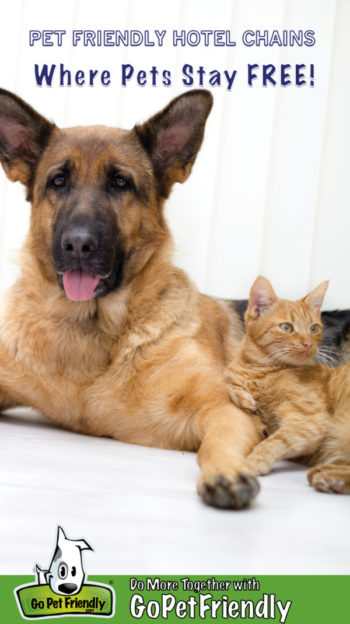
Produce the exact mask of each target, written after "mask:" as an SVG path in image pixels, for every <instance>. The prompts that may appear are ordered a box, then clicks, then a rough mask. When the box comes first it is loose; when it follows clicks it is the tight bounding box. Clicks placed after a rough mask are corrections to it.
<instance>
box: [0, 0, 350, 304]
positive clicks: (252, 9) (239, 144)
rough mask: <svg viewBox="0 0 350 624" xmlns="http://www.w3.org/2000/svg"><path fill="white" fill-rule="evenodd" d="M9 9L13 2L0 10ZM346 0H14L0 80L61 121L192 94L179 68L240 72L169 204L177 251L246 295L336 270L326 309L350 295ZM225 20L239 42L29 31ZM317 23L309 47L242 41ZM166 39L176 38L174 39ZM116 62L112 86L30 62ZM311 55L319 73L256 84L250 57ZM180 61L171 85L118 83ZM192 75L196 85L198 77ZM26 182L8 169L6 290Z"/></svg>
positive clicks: (146, 110)
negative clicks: (152, 41) (153, 41)
mask: <svg viewBox="0 0 350 624" xmlns="http://www.w3.org/2000/svg"><path fill="white" fill-rule="evenodd" d="M3 11H4V9H3ZM349 27H350V2H349V0H338V1H337V0H216V1H215V2H214V1H212V0H172V2H171V3H170V2H164V1H163V2H161V1H160V0H159V1H158V0H147V1H144V0H130V1H129V2H126V1H125V0H120V1H117V0H111V1H109V0H99V1H98V2H96V1H93V2H92V1H90V0H61V1H60V3H59V4H57V3H51V2H47V0H11V3H10V4H9V5H7V6H6V12H5V11H4V13H3V15H2V19H1V26H0V29H1V30H0V32H1V38H0V47H1V52H2V54H1V58H2V63H1V69H0V76H1V80H0V85H1V86H2V87H4V88H7V89H10V90H13V91H15V92H16V93H17V94H18V95H20V96H21V97H23V98H24V99H26V100H27V101H28V102H30V103H31V104H32V106H34V107H35V108H37V109H38V110H40V111H41V112H42V113H43V114H45V115H47V116H48V117H50V118H52V119H54V121H55V122H56V123H57V124H59V125H75V124H89V123H103V124H107V125H115V124H117V125H120V126H122V127H131V126H132V125H133V124H134V123H135V121H142V120H145V119H146V118H147V117H148V116H149V115H151V114H153V113H154V112H156V111H157V110H158V109H160V108H161V107H162V106H163V105H165V104H166V103H167V102H168V101H169V100H170V99H171V98H172V97H174V96H175V95H177V94H179V93H181V92H183V91H184V90H185V87H184V86H183V84H182V82H181V67H182V65H183V64H184V63H191V64H192V65H193V66H195V67H196V66H197V65H203V66H204V67H205V68H206V69H208V70H209V71H210V70H212V69H218V70H221V71H223V70H225V69H227V70H229V71H232V70H233V69H237V70H238V75H237V83H235V84H234V86H233V88H232V91H231V92H229V91H228V90H227V89H226V88H225V87H224V86H221V87H213V88H212V93H213V95H214V98H215V105H214V109H213V112H212V114H211V116H210V119H209V122H208V127H207V133H206V138H205V142H204V144H203V147H202V151H201V153H200V155H199V158H198V161H197V163H196V165H195V168H194V170H193V173H192V176H191V178H190V179H189V180H188V182H187V183H186V184H185V185H183V186H181V185H177V187H176V188H175V190H174V192H173V194H172V196H171V199H170V201H169V203H168V208H167V214H168V218H169V220H170V223H171V227H172V231H173V233H174V236H175V241H176V262H177V264H180V265H181V266H183V267H184V268H185V269H186V270H187V271H188V272H189V273H190V275H191V276H192V277H193V279H194V280H195V282H196V283H197V285H198V286H199V288H200V289H201V290H202V291H204V292H207V293H210V294H213V295H219V296H226V297H235V298H242V297H245V296H246V295H247V293H248V289H249V286H250V283H251V282H252V281H253V279H254V278H255V276H256V275H257V274H258V273H263V274H264V275H266V276H267V277H269V278H270V279H271V280H272V281H273V283H274V284H275V286H276V289H277V291H278V292H279V293H280V294H281V295H282V296H285V297H288V298H293V297H297V296H301V295H303V294H305V293H306V291H307V290H308V289H310V288H311V287H312V286H314V285H316V284H317V283H318V282H320V281H322V280H324V279H327V278H328V279H330V280H331V286H330V290H329V294H328V296H327V301H326V304H327V306H328V307H334V306H341V307H350V293H349V287H348V282H349V272H350V270H349V263H348V249H347V248H348V237H349V232H350V211H349V209H348V197H349V190H350V189H349V178H350V176H349V172H348V169H349V156H348V145H349V143H350V141H349V139H350V136H349V134H350V132H349V129H350V124H349V114H348V102H349V101H350V92H349V91H350V89H349V81H348V63H347V60H348V58H349V51H350V38H349V36H348V32H349ZM73 28H75V29H78V28H80V29H94V30H97V29H120V30H124V29H139V30H145V29H147V28H148V29H149V30H150V31H153V30H154V29H159V30H164V29H166V30H167V31H168V33H169V35H168V36H169V37H170V32H171V31H172V30H174V29H187V30H190V29H196V30H201V29H224V30H226V29H229V30H230V31H231V32H232V37H233V38H234V39H235V40H236V41H237V46H236V47H213V46H209V47H204V46H198V47H186V48H174V47H172V46H171V45H166V44H164V47H163V48H158V47H156V46H155V47H153V48H152V47H150V48H144V47H137V48H131V47H129V48H122V47H121V48H117V47H110V48H103V47H101V48H81V47H77V48H73V47H72V46H71V45H70V44H68V43H67V44H66V45H64V46H62V47H61V48H58V47H56V46H54V47H52V48H49V47H46V48H43V47H41V46H34V47H29V45H28V32H29V29H38V30H40V29H63V30H66V31H67V33H70V32H71V30H72V29H73ZM246 29H251V30H257V29H260V30H265V29H269V30H274V29H278V30H283V29H294V30H307V29H312V30H314V31H315V33H316V45H315V46H313V47H301V48H299V47H297V46H296V47H278V46H274V47H263V46H260V47H251V48H249V47H245V46H244V45H243V44H242V42H241V35H242V33H243V31H244V30H246ZM169 41H170V40H169ZM43 62H46V63H56V64H59V63H64V64H65V65H66V66H67V67H69V68H71V69H74V70H77V69H88V68H90V67H93V68H97V69H101V70H102V69H110V70H111V72H112V80H113V83H112V85H111V86H110V87H102V86H96V87H94V88H92V87H86V86H85V87H71V88H62V87H59V86H53V87H51V88H48V87H41V88H39V87H38V86H36V84H35V81H34V71H33V67H34V63H43ZM255 62H257V63H260V64H263V63H273V64H275V65H277V64H280V63H290V64H292V65H293V64H295V63H306V64H310V63H313V64H314V66H315V85H314V87H313V88H311V87H310V86H304V87H296V86H289V87H275V88H273V87H265V88H264V87H262V86H259V85H254V86H253V87H249V86H248V85H247V82H246V80H245V69H246V66H247V64H248V63H255ZM122 63H132V64H134V66H135V67H136V68H137V69H146V70H147V69H149V68H150V67H151V66H152V65H156V66H157V67H158V68H159V69H160V70H162V69H170V70H171V71H172V75H173V76H175V77H176V79H175V80H174V82H173V85H172V86H170V87H165V86H162V85H159V86H157V87H152V86H145V87H144V88H140V87H138V86H136V85H135V84H134V85H129V86H127V87H124V88H123V87H121V86H120V79H119V76H120V66H121V64H122ZM194 86H196V85H194ZM23 197H24V193H23V190H22V189H21V188H20V187H19V185H18V184H16V185H11V184H10V183H8V182H7V181H5V176H4V175H2V174H1V176H0V199H1V213H0V219H1V221H0V289H3V288H5V286H7V285H8V284H9V283H11V281H12V280H13V276H14V272H13V269H12V268H11V265H10V264H9V258H10V257H11V252H12V250H13V249H16V248H18V247H19V246H20V243H21V241H22V240H23V237H24V235H25V232H26V229H27V226H28V215H29V206H27V205H26V204H25V203H24V200H23Z"/></svg>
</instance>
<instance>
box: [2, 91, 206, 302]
mask: <svg viewBox="0 0 350 624" xmlns="http://www.w3.org/2000/svg"><path fill="white" fill-rule="evenodd" d="M211 106H212V97H211V95H210V93H209V92H208V91H204V90H195V91H189V92H187V93H185V94H183V95H181V96H179V97H177V98H176V99H174V100H172V102H170V104H169V105H168V106H167V107H166V108H165V109H164V110H162V111H161V112H160V113H158V114H157V115H155V116H154V117H152V118H151V119H150V120H149V121H147V122H146V123H144V124H143V125H139V126H135V127H134V128H133V129H132V130H130V131H126V130H119V129H114V128H107V127H104V126H91V127H76V128H69V129H64V130H61V129H59V128H58V127H57V126H55V125H54V124H52V123H50V122H49V121H47V120H46V119H45V118H44V117H42V116H41V115H39V114H38V113H37V112H36V111H34V110H33V109H32V108H31V107H30V106H29V105H28V104H26V103H25V102H23V101H22V100H21V99H19V98H18V97H17V96H15V95H13V94H11V93H9V92H7V91H4V90H0V159H1V163H2V165H3V167H4V169H5V171H6V173H7V176H8V177H9V178H10V180H12V181H16V180H19V181H20V182H22V183H23V184H24V185H25V186H26V188H27V198H28V200H30V201H31V202H32V216H31V227H30V234H29V241H28V244H29V246H30V250H31V252H32V253H34V254H35V256H36V258H37V260H38V261H39V264H40V267H41V270H42V273H43V274H44V276H45V278H46V279H48V280H51V281H53V280H55V281H57V280H58V283H59V285H60V287H61V288H63V289H64V291H65V293H66V296H67V297H68V298H69V299H71V300H73V301H85V300H88V299H91V298H92V297H102V296H104V295H107V294H108V293H109V292H111V291H113V290H115V289H116V288H118V287H119V286H121V284H123V283H124V284H126V283H128V282H130V281H131V280H132V279H133V277H135V275H137V274H138V273H139V272H140V271H141V270H142V268H143V267H144V266H145V265H146V263H147V262H148V261H149V259H150V258H151V256H152V255H153V254H154V253H155V252H156V251H157V250H158V249H159V248H160V247H161V246H162V245H163V244H164V242H165V241H166V240H167V238H168V230H167V226H166V223H165V221H164V217H163V214H162V205H163V202H164V199H165V198H166V197H168V195H169V193H170V189H171V187H172V185H173V184H174V182H184V181H185V180H186V179H187V177H188V176H189V174H190V172H191V168H192V165H193V163H194V161H195V158H196V155H197V152H198V150H199V148H200V145H201V143H202V139H203V134H204V126H205V122H206V119H207V116H208V114H209V112H210V109H211Z"/></svg>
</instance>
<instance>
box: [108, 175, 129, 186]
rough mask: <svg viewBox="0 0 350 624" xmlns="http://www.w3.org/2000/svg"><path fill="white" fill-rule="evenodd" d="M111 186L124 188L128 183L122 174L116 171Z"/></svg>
mask: <svg viewBox="0 0 350 624" xmlns="http://www.w3.org/2000/svg"><path fill="white" fill-rule="evenodd" d="M112 186H113V188H118V189H126V188H127V187H128V186H129V183H128V181H127V180H126V179H125V178H124V176H122V175H120V174H119V173H118V174H115V175H114V176H113V178H112Z"/></svg>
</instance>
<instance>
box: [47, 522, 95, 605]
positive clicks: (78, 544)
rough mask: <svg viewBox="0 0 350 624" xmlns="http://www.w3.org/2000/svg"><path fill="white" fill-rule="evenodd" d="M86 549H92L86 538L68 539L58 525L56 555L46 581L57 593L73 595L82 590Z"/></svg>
mask: <svg viewBox="0 0 350 624" xmlns="http://www.w3.org/2000/svg"><path fill="white" fill-rule="evenodd" d="M86 549H88V550H92V548H91V546H89V544H88V543H87V542H86V541H85V540H83V539H81V540H71V539H68V538H67V537H66V536H65V534H64V531H63V529H62V528H61V527H58V529H57V543H56V549H55V552H54V556H53V559H52V561H51V564H50V568H49V570H48V571H47V572H45V580H46V583H47V584H48V585H50V587H51V589H52V591H53V592H55V594H61V595H71V594H78V593H79V592H80V589H81V587H82V585H83V582H84V579H85V572H84V569H83V561H82V551H83V550H86ZM39 570H40V569H39ZM40 572H42V571H41V570H40Z"/></svg>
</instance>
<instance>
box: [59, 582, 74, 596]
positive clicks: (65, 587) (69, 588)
mask: <svg viewBox="0 0 350 624" xmlns="http://www.w3.org/2000/svg"><path fill="white" fill-rule="evenodd" d="M58 589H59V590H60V591H61V592H63V593H64V594H72V593H73V592H75V591H76V590H77V589H78V585H75V583H61V584H60V585H59V586H58Z"/></svg>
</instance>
